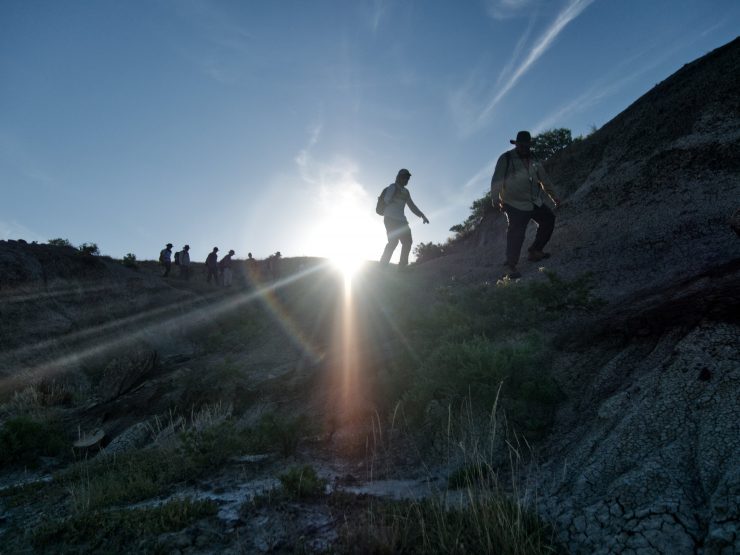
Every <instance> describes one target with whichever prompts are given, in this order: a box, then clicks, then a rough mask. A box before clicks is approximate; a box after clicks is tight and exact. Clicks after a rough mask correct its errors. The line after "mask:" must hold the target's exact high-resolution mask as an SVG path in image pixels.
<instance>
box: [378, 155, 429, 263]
mask: <svg viewBox="0 0 740 555" xmlns="http://www.w3.org/2000/svg"><path fill="white" fill-rule="evenodd" d="M409 179H411V172H410V171H409V170H407V169H406V168H401V169H400V170H398V173H397V174H396V181H395V182H394V183H391V184H390V185H388V187H386V188H385V189H384V190H383V193H382V195H383V202H384V204H385V211H384V212H383V225H384V226H385V231H386V236H387V237H388V242H387V243H386V245H385V248H384V249H383V254H382V255H381V257H380V264H381V265H383V266H387V265H388V264H389V263H390V261H391V256H393V251H394V250H396V247H397V246H398V242H399V241H400V242H401V258H400V259H399V260H398V267H399V268H405V267H406V266H408V263H409V253H410V252H411V244H412V243H413V238H412V237H411V228H410V227H409V221H408V220H407V219H406V215H405V214H404V209H405V208H406V207H407V206H408V207H409V209H410V210H411V211H412V212H413V213H414V214H416V215H417V216H418V217H420V218H421V219H422V221H423V222H424V223H425V224H428V223H429V220H428V219H427V217H426V216H425V215H424V213H423V212H422V211H421V210H419V208H417V206H416V205H415V204H414V201H412V200H411V193H409V191H408V189H407V188H406V187H407V186H408V184H409Z"/></svg>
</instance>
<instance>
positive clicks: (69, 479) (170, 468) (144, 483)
mask: <svg viewBox="0 0 740 555" xmlns="http://www.w3.org/2000/svg"><path fill="white" fill-rule="evenodd" d="M196 475H197V471H196V470H195V469H194V468H193V465H192V463H191V462H190V461H189V460H188V459H186V458H184V457H181V456H179V455H178V453H177V452H175V451H172V450H164V449H146V450H140V451H133V452H130V453H123V454H121V455H116V456H111V457H98V458H95V459H91V460H88V461H82V462H79V463H77V464H75V465H73V466H71V467H69V468H67V469H65V470H63V471H61V472H59V473H57V474H55V476H54V479H55V481H56V482H57V483H60V484H62V485H64V486H65V487H66V488H67V490H68V491H69V492H70V495H71V497H72V502H73V504H74V505H76V508H78V509H82V510H88V509H98V508H103V507H110V506H112V505H116V504H119V503H128V502H135V501H141V500H144V499H149V498H150V497H153V496H155V495H159V494H161V493H163V492H165V491H166V490H167V489H168V488H169V487H170V486H171V485H172V484H174V483H176V482H179V481H181V480H185V479H188V478H192V477H194V476H196Z"/></svg>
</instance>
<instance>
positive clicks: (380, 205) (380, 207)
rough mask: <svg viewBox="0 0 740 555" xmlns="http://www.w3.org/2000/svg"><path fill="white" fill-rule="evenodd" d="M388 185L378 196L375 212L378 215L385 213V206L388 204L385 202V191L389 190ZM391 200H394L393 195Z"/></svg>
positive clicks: (394, 194)
mask: <svg viewBox="0 0 740 555" xmlns="http://www.w3.org/2000/svg"><path fill="white" fill-rule="evenodd" d="M388 187H390V185H388ZM388 187H386V188H385V189H383V190H382V191H381V192H380V195H379V196H378V202H376V203H375V213H376V214H377V215H378V216H382V215H383V214H385V207H386V206H387V205H386V203H385V193H386V191H387V190H388ZM393 196H396V193H395V192H394V193H393ZM391 200H393V197H391Z"/></svg>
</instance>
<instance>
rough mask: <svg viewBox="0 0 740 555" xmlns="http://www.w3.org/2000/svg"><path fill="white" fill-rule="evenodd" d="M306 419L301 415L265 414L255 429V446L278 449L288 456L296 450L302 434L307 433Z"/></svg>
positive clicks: (271, 449) (272, 449)
mask: <svg viewBox="0 0 740 555" xmlns="http://www.w3.org/2000/svg"><path fill="white" fill-rule="evenodd" d="M306 428H307V425H306V420H305V418H303V417H301V416H297V417H294V418H290V417H279V416H278V415H276V414H272V413H270V414H266V415H264V416H263V417H262V418H261V419H260V421H259V423H258V424H257V426H256V428H255V430H254V441H255V447H257V448H258V449H265V450H270V451H274V450H278V451H280V452H281V453H282V454H283V455H284V456H286V457H288V456H290V455H292V454H294V453H295V452H296V450H297V449H298V443H299V441H300V439H301V436H302V435H303V434H304V433H306Z"/></svg>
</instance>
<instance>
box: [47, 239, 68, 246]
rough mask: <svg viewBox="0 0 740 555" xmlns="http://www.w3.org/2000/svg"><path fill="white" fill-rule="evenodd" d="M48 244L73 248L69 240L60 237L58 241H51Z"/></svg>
mask: <svg viewBox="0 0 740 555" xmlns="http://www.w3.org/2000/svg"><path fill="white" fill-rule="evenodd" d="M46 243H47V244H49V245H51V246H53V247H71V246H72V243H70V242H69V239H62V238H61V237H58V238H56V239H49V240H48V241H47V242H46Z"/></svg>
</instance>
